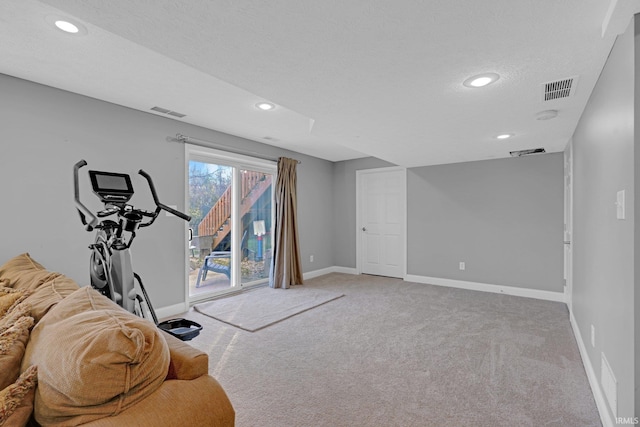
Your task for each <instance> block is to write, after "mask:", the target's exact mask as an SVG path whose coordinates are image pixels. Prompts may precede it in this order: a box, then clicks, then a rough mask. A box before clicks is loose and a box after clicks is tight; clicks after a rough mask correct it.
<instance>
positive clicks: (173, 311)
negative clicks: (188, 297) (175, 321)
mask: <svg viewBox="0 0 640 427" xmlns="http://www.w3.org/2000/svg"><path fill="white" fill-rule="evenodd" d="M155 310H156V316H157V317H158V319H166V318H168V317H174V316H176V315H178V314H182V313H186V312H187V311H189V305H188V304H186V303H183V302H181V303H179V304H173V305H169V306H167V307H160V308H156V309H155Z"/></svg>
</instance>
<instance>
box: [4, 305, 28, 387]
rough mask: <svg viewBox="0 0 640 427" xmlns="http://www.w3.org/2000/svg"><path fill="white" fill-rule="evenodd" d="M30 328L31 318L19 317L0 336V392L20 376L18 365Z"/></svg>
mask: <svg viewBox="0 0 640 427" xmlns="http://www.w3.org/2000/svg"><path fill="white" fill-rule="evenodd" d="M32 326H33V318H32V317H21V318H20V319H18V320H17V321H16V322H15V324H14V325H13V326H11V327H10V328H8V329H7V330H5V331H4V332H2V333H1V334H0V390H1V389H3V388H5V387H7V386H8V385H9V384H12V383H13V382H14V381H15V380H16V379H17V378H18V376H19V375H20V363H21V361H22V356H23V355H24V352H25V347H26V345H27V340H28V339H29V329H30V328H31V327H32Z"/></svg>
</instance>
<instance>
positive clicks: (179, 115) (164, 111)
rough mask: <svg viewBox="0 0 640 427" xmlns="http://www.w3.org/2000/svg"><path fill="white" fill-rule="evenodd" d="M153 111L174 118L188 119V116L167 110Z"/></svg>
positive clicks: (157, 109)
mask: <svg viewBox="0 0 640 427" xmlns="http://www.w3.org/2000/svg"><path fill="white" fill-rule="evenodd" d="M151 111H157V112H158V113H162V114H168V115H170V116H173V117H179V118H183V117H186V114H182V113H178V112H176V111H171V110H167V109H166V108H162V107H152V108H151Z"/></svg>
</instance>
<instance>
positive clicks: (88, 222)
mask: <svg viewBox="0 0 640 427" xmlns="http://www.w3.org/2000/svg"><path fill="white" fill-rule="evenodd" d="M86 165H87V162H86V160H84V159H83V160H80V161H79V162H78V163H76V164H75V165H74V166H73V186H74V198H75V203H76V208H77V209H78V213H79V214H80V220H81V221H82V224H83V225H84V226H85V230H86V231H92V230H93V229H94V228H96V227H99V226H100V224H101V223H100V220H99V219H98V218H97V217H96V215H95V214H94V213H93V212H91V211H90V210H89V209H88V208H87V207H86V206H85V205H84V204H83V203H82V202H81V201H80V184H79V177H78V171H79V170H80V168H82V167H84V166H86ZM138 173H139V174H140V175H142V176H143V177H144V178H145V179H146V180H147V184H148V185H149V190H151V195H152V196H153V201H154V203H155V205H156V209H155V210H154V211H153V212H147V211H145V210H142V209H136V208H133V207H132V206H128V207H127V209H128V210H126V211H125V210H124V209H123V208H124V203H126V201H127V200H128V199H129V198H130V197H131V196H132V195H133V187H132V186H131V180H130V178H129V176H128V175H126V174H116V173H111V172H96V171H89V175H91V174H101V175H105V176H117V178H119V179H121V180H124V181H123V182H124V183H125V184H126V186H127V187H128V188H127V189H126V190H124V189H121V188H118V189H114V190H110V189H98V188H96V185H98V184H97V182H95V181H94V179H93V178H92V183H93V184H94V193H96V194H97V195H98V196H99V197H100V198H101V199H102V201H103V202H105V205H107V204H108V203H109V204H110V203H114V205H109V206H110V207H108V208H107V209H105V210H104V211H101V212H98V217H105V216H109V215H111V214H113V213H119V214H123V215H124V216H125V217H128V219H134V221H135V222H136V224H137V225H136V226H135V228H137V227H148V226H150V225H151V224H153V222H154V221H155V220H156V218H157V217H158V214H159V213H160V211H163V210H164V211H167V212H169V213H171V214H173V215H175V216H177V217H178V218H181V219H183V220H185V221H187V222H188V221H190V220H191V217H190V216H189V215H186V214H184V213H182V212H180V211H178V210H176V209H173V208H171V207H169V206H167V205H165V204H163V203H160V200H159V199H158V193H157V192H156V188H155V186H154V185H153V180H152V179H151V176H150V175H149V174H148V173H146V172H145V171H144V170H142V169H140V170H139V171H138ZM101 190H102V191H103V192H101ZM105 193H108V194H106V195H105ZM112 193H122V194H123V195H122V196H121V195H119V194H115V195H114V194H112ZM110 197H111V198H113V199H110ZM123 197H124V198H123ZM118 200H119V202H118ZM143 216H144V217H148V218H150V220H149V221H148V222H140V220H141V219H142V217H143Z"/></svg>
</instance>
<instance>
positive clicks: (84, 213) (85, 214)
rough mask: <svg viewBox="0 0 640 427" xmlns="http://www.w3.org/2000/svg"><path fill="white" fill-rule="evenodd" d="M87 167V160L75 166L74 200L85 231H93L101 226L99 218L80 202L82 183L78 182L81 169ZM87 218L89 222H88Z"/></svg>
mask: <svg viewBox="0 0 640 427" xmlns="http://www.w3.org/2000/svg"><path fill="white" fill-rule="evenodd" d="M86 165H87V162H86V161H85V160H80V161H79V162H78V163H76V164H75V165H74V166H73V189H74V196H75V197H74V198H75V202H76V208H77V209H78V213H79V214H80V220H81V221H82V224H83V225H84V228H85V230H87V231H92V230H93V228H94V227H95V226H96V225H98V224H99V221H98V218H96V216H95V215H94V214H93V212H91V211H90V210H89V209H88V208H87V207H86V206H85V205H84V204H83V203H82V202H81V201H80V183H79V181H78V171H79V170H80V168H82V167H84V166H86ZM87 218H89V220H88V221H87Z"/></svg>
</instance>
